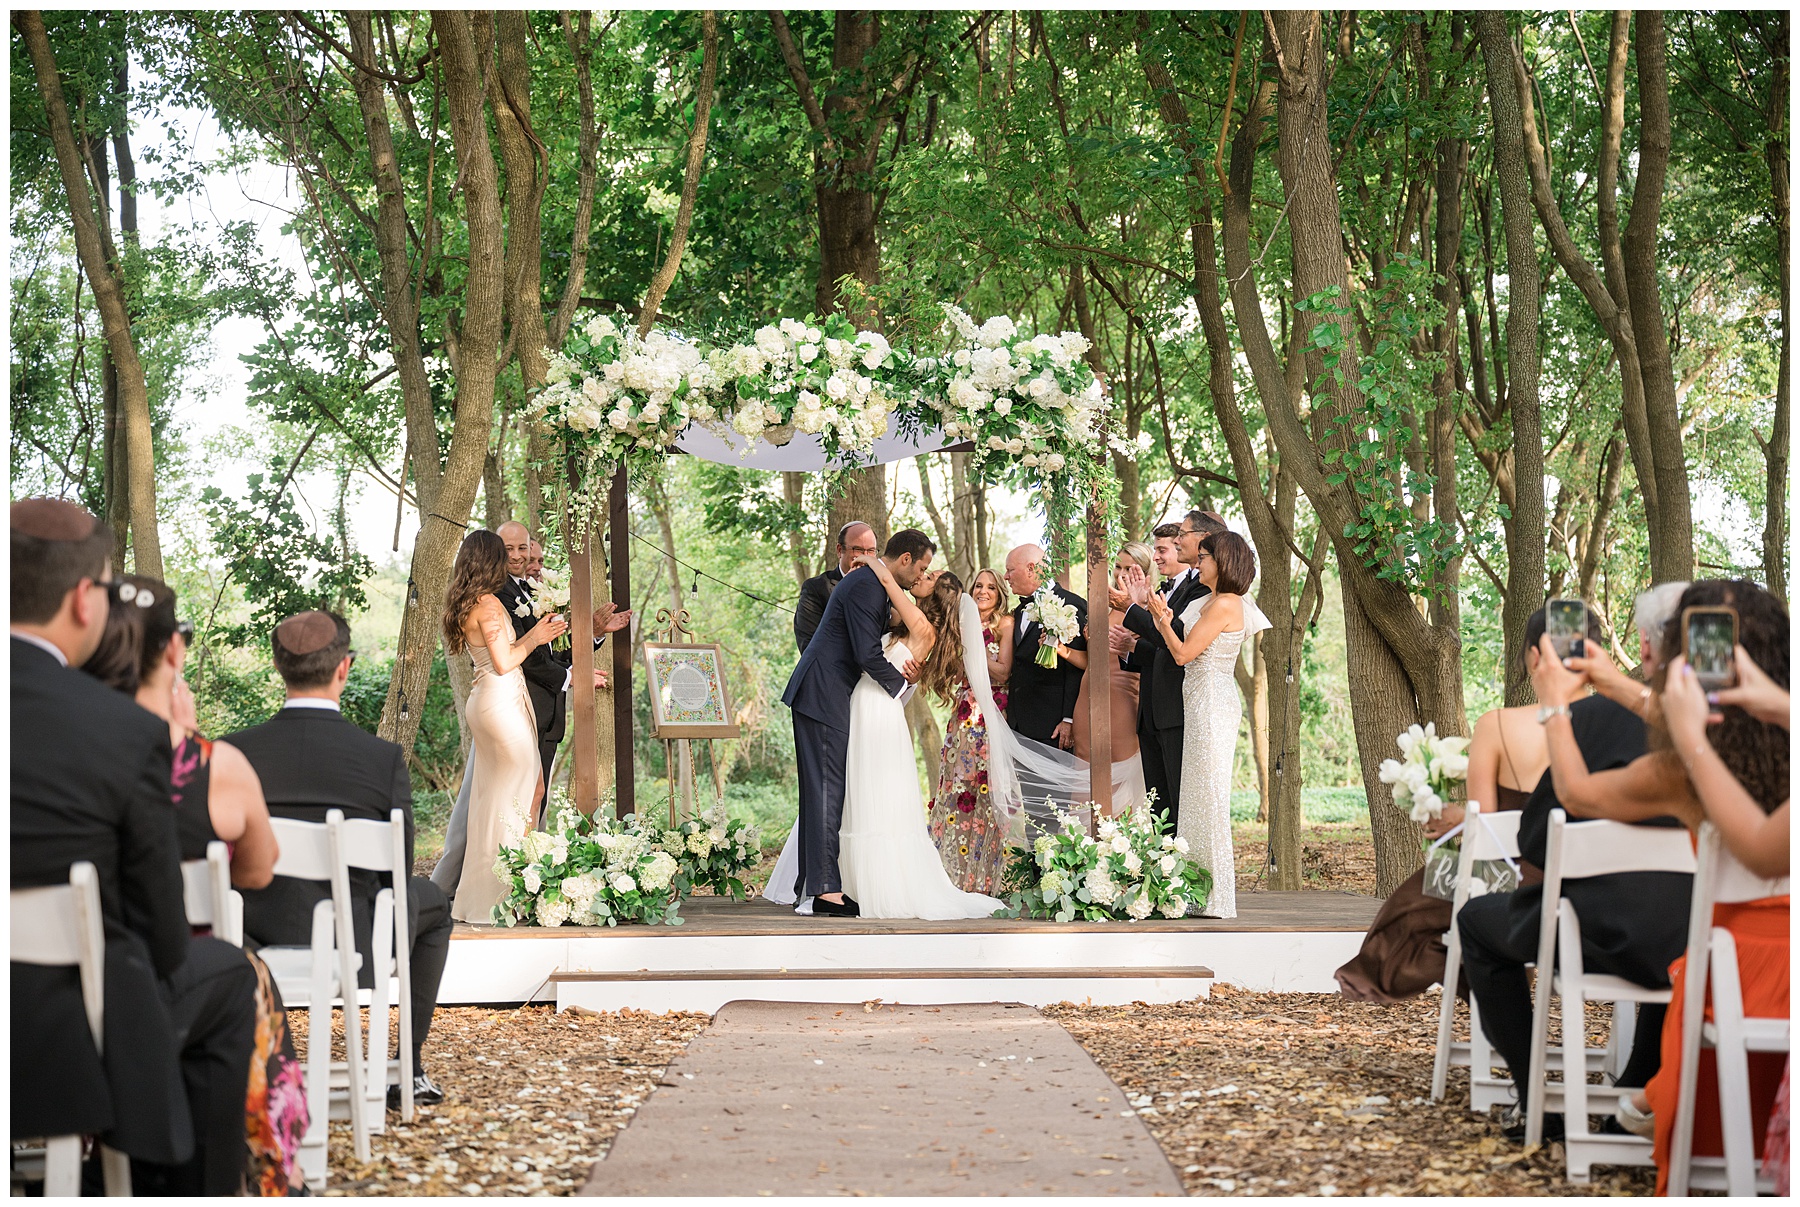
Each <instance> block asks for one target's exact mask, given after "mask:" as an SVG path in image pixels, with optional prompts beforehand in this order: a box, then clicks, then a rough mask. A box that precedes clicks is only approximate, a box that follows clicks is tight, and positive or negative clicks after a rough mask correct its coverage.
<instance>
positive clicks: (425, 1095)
mask: <svg viewBox="0 0 1800 1207" xmlns="http://www.w3.org/2000/svg"><path fill="white" fill-rule="evenodd" d="M271 644H272V647H273V654H274V660H275V670H276V672H277V673H278V674H280V676H281V679H282V682H283V683H284V684H286V685H287V703H286V704H285V705H284V706H283V707H282V709H281V711H280V712H278V713H276V714H275V715H274V716H273V717H271V718H270V719H269V720H267V721H264V722H263V723H262V724H261V725H255V726H252V727H251V728H249V729H242V730H239V731H238V732H237V733H234V734H230V735H228V736H227V737H226V738H225V740H226V741H228V742H230V743H231V744H232V745H233V746H235V747H237V748H238V749H239V750H241V751H242V752H243V754H244V757H245V758H247V759H249V760H250V765H251V766H252V767H254V768H255V769H256V774H257V778H259V779H261V780H262V787H263V796H264V797H265V798H266V799H267V800H268V802H269V816H271V817H287V818H292V819H293V820H295V821H309V822H323V821H324V820H325V815H326V813H328V812H329V811H330V810H332V809H339V810H342V811H343V814H344V816H345V817H346V818H356V817H364V818H372V819H374V820H376V821H386V820H388V814H389V813H390V812H391V811H392V810H394V809H399V810H400V812H401V813H402V814H403V815H404V817H405V822H406V861H407V866H408V867H409V868H410V867H411V866H412V857H413V809H412V777H411V776H410V775H409V774H408V773H407V770H406V756H405V754H404V753H403V752H402V751H401V749H400V747H398V746H396V745H395V744H394V743H392V742H389V741H385V740H383V739H381V738H378V737H376V736H375V735H374V734H372V733H369V732H368V731H367V730H364V729H362V728H360V727H359V726H357V725H356V724H355V723H353V722H352V721H350V720H349V719H347V718H346V717H345V716H344V714H343V712H342V711H341V709H340V707H339V699H340V698H341V697H342V696H343V694H344V683H345V681H346V680H347V679H348V678H349V676H350V664H351V663H352V662H353V661H355V658H356V654H355V652H354V651H353V650H351V648H350V626H349V625H348V624H345V623H344V618H343V617H341V616H339V615H337V614H336V613H333V612H301V613H299V614H298V615H296V616H290V617H288V618H287V619H286V620H284V621H282V622H281V623H280V624H278V625H276V626H275V633H274V639H273V641H272V643H271ZM391 879H392V878H391V877H389V876H388V875H387V874H386V873H381V872H368V871H360V870H356V869H352V870H351V872H350V896H351V909H352V913H353V918H352V925H353V929H354V931H355V936H356V950H357V952H358V953H359V954H360V955H361V956H362V971H361V973H360V974H359V976H358V981H359V982H360V983H361V985H362V987H363V988H365V989H366V988H369V987H370V986H371V985H372V984H373V983H374V980H373V975H372V972H373V967H374V965H373V957H372V955H371V953H370V938H371V935H372V931H373V927H374V913H375V898H376V896H377V895H378V894H380V892H381V890H382V889H384V888H388V887H390V885H389V883H388V882H389V881H390V880H391ZM396 887H400V886H396ZM403 887H404V889H405V891H406V904H407V934H408V936H409V937H410V938H411V939H412V953H411V956H412V1039H413V1101H414V1102H416V1103H424V1104H426V1105H430V1104H432V1103H436V1102H442V1101H443V1099H444V1095H443V1091H442V1090H440V1089H438V1087H437V1086H436V1085H434V1084H432V1081H431V1078H430V1077H428V1076H426V1075H425V1066H424V1064H423V1063H421V1059H420V1058H421V1055H422V1051H421V1050H422V1049H423V1048H424V1046H425V1040H426V1037H427V1036H428V1035H429V1033H430V1031H431V1015H432V1012H433V1011H434V1010H436V1009H437V995H438V983H439V982H440V981H441V980H442V979H443V976H444V963H445V961H446V960H447V959H448V958H449V955H450V925H451V923H450V902H449V899H448V898H446V897H445V896H444V893H443V890H441V889H440V888H438V886H437V885H435V884H433V883H432V882H431V881H429V880H426V879H424V878H423V877H419V876H414V877H411V878H410V879H409V880H408V881H407V882H406V884H405V885H404V886H403ZM330 896H331V886H330V885H329V884H326V883H325V882H323V881H317V880H295V879H293V878H291V877H288V876H277V877H275V879H274V881H273V882H272V883H271V884H270V885H269V887H268V888H264V889H249V890H246V891H245V892H244V935H245V937H246V938H247V939H250V940H253V941H255V942H256V943H258V944H292V945H297V946H301V947H304V946H306V945H307V944H309V943H311V942H312V913H313V906H315V905H317V904H318V903H319V902H320V901H324V900H326V899H328V898H329V897H330ZM399 1088H400V1087H398V1086H393V1087H390V1089H389V1092H388V1101H389V1104H390V1105H394V1104H397V1103H398V1101H399V1094H398V1090H399Z"/></svg>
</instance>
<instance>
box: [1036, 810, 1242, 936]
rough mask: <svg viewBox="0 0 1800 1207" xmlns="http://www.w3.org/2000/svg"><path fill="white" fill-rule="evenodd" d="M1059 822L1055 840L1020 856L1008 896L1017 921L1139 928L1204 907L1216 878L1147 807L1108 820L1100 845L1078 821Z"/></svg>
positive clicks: (1042, 839)
mask: <svg viewBox="0 0 1800 1207" xmlns="http://www.w3.org/2000/svg"><path fill="white" fill-rule="evenodd" d="M1056 818H1057V821H1058V823H1059V824H1060V828H1059V830H1058V831H1057V832H1056V833H1054V834H1043V835H1039V837H1038V838H1037V840H1036V841H1035V842H1034V843H1033V844H1032V845H1031V846H1030V847H1014V848H1013V851H1012V859H1011V861H1010V863H1009V864H1008V865H1007V869H1006V885H1005V891H1006V892H1007V894H1008V895H1007V904H1008V905H1009V906H1010V907H1011V912H1014V913H1015V914H1016V915H1018V916H1023V917H1027V918H1051V919H1054V920H1055V921H1057V922H1072V921H1074V920H1076V919H1077V918H1079V919H1081V920H1082V921H1085V922H1102V921H1109V920H1126V921H1134V922H1135V921H1141V920H1143V919H1145V918H1149V917H1151V916H1153V915H1157V914H1160V915H1161V916H1162V917H1165V918H1179V917H1182V916H1183V915H1185V914H1186V913H1187V912H1188V910H1189V909H1190V908H1195V909H1200V908H1204V907H1205V905H1206V902H1207V898H1208V897H1209V896H1210V895H1211V893H1212V873H1210V872H1208V871H1207V870H1206V869H1205V868H1203V867H1200V866H1199V865H1197V864H1195V863H1194V861H1193V860H1192V859H1190V858H1188V844H1187V839H1185V838H1177V837H1174V836H1172V835H1171V834H1169V832H1168V828H1169V823H1168V822H1167V821H1165V820H1164V819H1163V818H1161V817H1158V816H1157V815H1156V814H1155V813H1154V812H1153V811H1152V810H1151V809H1150V808H1149V806H1148V804H1142V805H1135V806H1133V807H1132V808H1131V809H1130V810H1129V811H1127V812H1126V813H1125V814H1124V816H1122V817H1119V818H1106V819H1103V820H1102V821H1101V822H1100V824H1099V826H1098V827H1096V829H1095V835H1094V836H1093V837H1090V836H1089V835H1088V833H1087V829H1086V827H1085V826H1083V825H1082V823H1081V821H1080V820H1079V819H1078V818H1076V817H1073V816H1071V815H1070V814H1068V813H1065V812H1063V811H1061V810H1058V811H1057V815H1056Z"/></svg>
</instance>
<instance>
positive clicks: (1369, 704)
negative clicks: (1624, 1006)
mask: <svg viewBox="0 0 1800 1207" xmlns="http://www.w3.org/2000/svg"><path fill="white" fill-rule="evenodd" d="M1265 21H1266V23H1267V27H1268V29H1269V38H1268V43H1267V44H1268V47H1269V50H1270V52H1271V53H1272V54H1273V56H1274V58H1275V62H1276V67H1277V71H1278V75H1279V99H1280V105H1279V108H1278V109H1277V111H1276V117H1277V121H1278V141H1277V148H1276V162H1277V166H1278V168H1279V171H1280V175H1281V180H1282V185H1283V189H1284V192H1285V193H1286V196H1287V205H1288V215H1289V217H1288V226H1289V230H1290V232H1291V236H1292V247H1293V274H1292V275H1293V281H1292V289H1293V293H1294V296H1295V297H1298V298H1307V297H1312V296H1315V295H1317V294H1319V293H1321V292H1324V291H1325V290H1328V289H1335V290H1336V291H1337V296H1340V297H1342V296H1345V295H1346V288H1347V285H1348V280H1347V270H1346V265H1345V261H1344V253H1343V247H1344V229H1343V221H1342V217H1341V214H1340V211H1339V208H1338V195H1337V187H1336V179H1335V172H1334V170H1333V165H1332V149H1331V140H1330V137H1329V133H1328V131H1327V129H1326V87H1325V84H1326V79H1325V67H1326V64H1325V56H1324V50H1323V46H1322V41H1321V23H1320V16H1319V13H1318V12H1316V11H1288V12H1279V13H1272V14H1269V15H1267V16H1266V17H1265ZM1272 99H1273V97H1272V96H1271V87H1270V85H1268V84H1262V85H1260V86H1259V87H1258V88H1257V90H1256V94H1255V96H1254V98H1253V99H1252V101H1251V105H1250V112H1249V113H1248V114H1247V115H1246V117H1245V119H1244V122H1243V125H1242V126H1241V127H1240V128H1239V131H1238V135H1237V138H1236V140H1235V141H1234V145H1233V151H1232V177H1231V192H1230V194H1229V195H1228V197H1227V200H1226V210H1225V267H1226V279H1227V283H1228V285H1229V289H1230V294H1231V300H1232V309H1233V312H1234V314H1235V315H1236V317H1237V326H1238V331H1239V334H1240V337H1241V339H1242V341H1243V346H1244V352H1245V355H1246V358H1247V360H1248V361H1249V364H1250V369H1251V374H1252V377H1253V379H1254V381H1255V383H1256V387H1257V393H1258V395H1259V396H1260V399H1261V401H1262V403H1263V405H1264V408H1265V411H1266V414H1267V417H1268V420H1269V424H1270V426H1271V429H1272V430H1273V432H1274V435H1275V441H1276V446H1277V448H1278V450H1279V451H1280V454H1281V465H1282V469H1283V471H1284V472H1287V471H1289V470H1291V471H1292V472H1293V473H1294V474H1295V480H1296V482H1297V484H1298V485H1299V487H1300V488H1301V489H1302V490H1304V491H1305V493H1306V497H1307V498H1308V500H1309V501H1310V502H1311V503H1312V505H1313V507H1314V509H1315V511H1316V514H1317V516H1318V521H1319V524H1320V526H1321V528H1322V529H1323V530H1324V531H1326V532H1327V533H1329V534H1330V539H1331V542H1332V545H1333V547H1334V549H1335V550H1336V553H1337V562H1338V567H1339V577H1340V591H1341V594H1342V598H1343V603H1344V628H1345V638H1346V654H1347V661H1348V672H1349V680H1350V702H1351V712H1352V716H1353V718H1354V721H1355V727H1356V736H1357V743H1358V750H1359V753H1360V758H1361V762H1362V772H1363V784H1364V787H1365V789H1366V790H1367V792H1368V796H1369V812H1370V823H1371V827H1372V829H1373V831H1374V836H1375V863H1376V891H1377V892H1378V893H1380V894H1383V895H1385V894H1387V893H1389V892H1391V891H1393V889H1394V887H1395V886H1397V885H1398V884H1399V883H1400V882H1401V881H1402V880H1404V879H1405V878H1406V877H1407V876H1408V875H1410V874H1411V872H1412V871H1413V870H1414V869H1415V868H1417V867H1418V866H1419V863H1420V852H1419V845H1418V830H1417V828H1416V827H1415V826H1413V824H1412V823H1411V821H1410V820H1409V819H1408V818H1407V816H1406V814H1405V813H1403V812H1402V811H1401V810H1399V809H1398V808H1396V807H1395V805H1394V803H1393V797H1392V793H1391V791H1390V790H1389V789H1388V786H1387V785H1385V784H1383V783H1381V781H1380V776H1379V774H1378V770H1379V767H1380V763H1381V760H1382V759H1383V758H1384V757H1386V755H1387V752H1388V751H1390V750H1391V749H1393V742H1394V738H1395V735H1397V734H1398V733H1400V732H1402V731H1403V730H1405V729H1406V727H1407V726H1408V725H1410V724H1413V723H1415V722H1418V721H1420V720H1423V719H1430V720H1433V721H1435V722H1436V723H1437V726H1438V728H1439V730H1440V731H1442V732H1447V733H1462V732H1464V731H1465V730H1466V728H1467V719H1466V715H1465V713H1464V709H1463V701H1462V665H1461V641H1460V637H1459V634H1458V633H1457V631H1456V627H1455V626H1454V625H1453V624H1444V623H1434V622H1433V621H1431V620H1428V619H1427V617H1425V616H1423V615H1421V614H1420V611H1419V609H1418V607H1417V605H1416V604H1415V602H1414V601H1413V599H1412V597H1411V596H1410V595H1409V594H1408V593H1407V591H1406V589H1405V588H1404V587H1403V586H1401V585H1400V584H1398V583H1394V582H1389V581H1387V580H1384V579H1382V578H1380V577H1378V576H1377V574H1376V573H1375V571H1374V570H1373V569H1372V568H1371V567H1370V566H1368V565H1366V564H1364V562H1363V555H1362V554H1361V553H1360V552H1359V551H1358V550H1357V549H1356V547H1355V542H1354V541H1353V540H1352V539H1351V538H1350V537H1348V536H1346V535H1345V533H1347V532H1349V531H1350V530H1351V529H1352V528H1353V526H1354V525H1355V524H1356V523H1357V522H1359V520H1360V517H1361V512H1362V506H1363V503H1362V500H1361V499H1360V498H1359V497H1358V496H1357V494H1356V493H1355V491H1354V489H1353V488H1352V487H1351V486H1350V485H1349V484H1348V483H1332V482H1330V481H1328V480H1327V478H1326V475H1325V472H1324V469H1323V464H1324V462H1323V455H1324V453H1325V452H1326V451H1328V450H1329V449H1330V448H1343V447H1344V444H1345V442H1346V440H1347V439H1348V438H1349V437H1348V435H1347V433H1346V432H1344V431H1343V430H1341V428H1339V427H1338V421H1339V420H1341V419H1342V418H1343V417H1345V416H1346V415H1349V414H1352V413H1354V412H1356V411H1358V410H1360V409H1361V407H1362V405H1363V402H1362V397H1361V391H1360V387H1359V385H1358V384H1357V383H1358V381H1359V370H1358V366H1357V363H1356V358H1357V351H1358V335H1357V332H1356V331H1355V330H1354V328H1353V325H1352V320H1351V318H1350V316H1349V315H1348V314H1343V315H1322V314H1319V313H1317V312H1299V313H1297V314H1296V316H1295V322H1294V324H1293V330H1292V332H1291V338H1292V340H1293V343H1292V347H1293V348H1295V349H1299V348H1303V347H1304V346H1306V344H1307V342H1308V338H1309V336H1310V333H1311V328H1312V326H1313V325H1314V324H1315V323H1319V322H1332V323H1335V324H1337V325H1338V326H1339V327H1340V332H1339V334H1338V335H1337V336H1336V337H1335V342H1336V346H1337V347H1339V348H1340V349H1342V350H1343V351H1342V353H1341V355H1340V359H1339V362H1338V365H1337V372H1336V373H1334V374H1333V375H1332V376H1331V377H1330V378H1329V379H1328V380H1327V381H1325V382H1323V383H1322V388H1320V389H1317V390H1316V391H1315V392H1314V397H1313V405H1312V413H1311V414H1310V416H1306V417H1303V416H1302V415H1301V412H1300V406H1299V401H1300V398H1299V396H1300V394H1301V387H1302V385H1303V383H1304V382H1307V381H1312V382H1319V381H1320V379H1321V375H1322V370H1323V363H1322V360H1321V358H1320V357H1319V356H1318V355H1317V354H1313V355H1311V356H1309V357H1307V358H1305V361H1304V363H1300V358H1299V357H1298V356H1296V357H1295V358H1293V359H1291V360H1290V361H1289V363H1288V364H1287V365H1286V367H1285V368H1284V365H1283V358H1282V356H1281V354H1280V353H1278V352H1277V351H1276V348H1275V345H1274V342H1273V340H1272V339H1271V338H1270V336H1269V330H1268V323H1267V319H1266V316H1265V315H1264V312H1263V308H1262V298H1261V295H1260V292H1259V283H1258V280H1257V273H1256V267H1257V265H1256V262H1255V260H1253V258H1252V254H1251V250H1250V198H1251V185H1252V180H1253V171H1254V155H1255V151H1256V147H1257V145H1258V140H1259V139H1260V138H1261V136H1262V132H1263V127H1264V124H1265V123H1266V121H1267V117H1268V108H1269V102H1270V101H1271V100H1272ZM1296 374H1297V375H1296ZM1278 763H1279V760H1278Z"/></svg>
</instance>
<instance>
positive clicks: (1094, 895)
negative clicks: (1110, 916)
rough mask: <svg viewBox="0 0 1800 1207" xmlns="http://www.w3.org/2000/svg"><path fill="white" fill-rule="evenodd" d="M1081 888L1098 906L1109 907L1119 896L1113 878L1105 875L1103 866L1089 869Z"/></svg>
mask: <svg viewBox="0 0 1800 1207" xmlns="http://www.w3.org/2000/svg"><path fill="white" fill-rule="evenodd" d="M1081 887H1083V888H1085V889H1086V890H1087V892H1088V896H1089V897H1090V898H1091V899H1092V900H1093V901H1094V902H1095V903H1096V904H1098V905H1111V904H1112V903H1113V902H1114V901H1115V900H1117V899H1118V896H1119V886H1118V885H1116V884H1114V883H1113V878H1112V877H1111V876H1110V875H1108V874H1107V871H1106V868H1105V867H1104V866H1097V867H1093V868H1089V869H1088V874H1087V878H1086V879H1085V880H1083V881H1082V884H1081Z"/></svg>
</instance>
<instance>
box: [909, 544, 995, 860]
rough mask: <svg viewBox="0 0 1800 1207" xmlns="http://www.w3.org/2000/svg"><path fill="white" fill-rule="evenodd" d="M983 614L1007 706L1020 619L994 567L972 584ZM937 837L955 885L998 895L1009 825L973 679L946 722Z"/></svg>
mask: <svg viewBox="0 0 1800 1207" xmlns="http://www.w3.org/2000/svg"><path fill="white" fill-rule="evenodd" d="M969 594H970V595H971V596H973V597H974V599H975V605H976V607H977V608H978V609H979V611H980V613H981V639H982V641H983V642H984V643H985V644H986V646H987V655H988V676H989V678H990V679H992V681H993V683H994V703H995V704H996V705H997V706H998V707H999V708H1000V709H1001V710H1002V711H1004V710H1005V708H1006V689H1005V688H1004V687H1003V686H1002V685H1003V684H1004V683H1005V682H1006V678H1007V675H1008V673H1009V672H1010V671H1011V670H1012V638H1013V618H1012V615H1011V613H1010V612H1009V611H1008V610H1007V609H1006V607H1005V606H1004V605H1005V604H1006V602H1007V600H1006V589H1005V588H1004V587H1002V586H1001V585H1000V576H999V575H997V574H995V573H994V572H993V571H992V570H982V571H981V572H979V573H978V574H976V575H975V581H974V583H973V584H972V585H971V586H970V588H969ZM928 824H929V826H930V830H931V841H932V842H934V843H936V844H937V849H938V855H939V857H940V858H942V860H943V862H944V871H945V872H946V873H948V874H949V876H950V882H951V883H952V884H954V885H956V887H957V888H959V889H961V890H963V891H964V892H966V893H987V894H990V895H992V894H994V893H996V892H997V891H998V889H999V887H1000V882H1001V881H1002V880H1003V879H1004V877H1005V874H1006V838H1005V833H1004V827H1003V826H1001V824H1000V821H999V819H998V817H997V816H996V815H995V811H994V806H993V802H992V800H991V799H990V798H989V794H988V736H987V725H986V724H985V723H984V722H983V721H982V718H981V708H980V706H979V705H977V704H976V702H975V698H974V695H973V694H972V693H971V692H970V690H969V684H968V682H967V680H966V679H965V680H964V682H963V683H961V684H960V685H959V686H958V687H957V689H956V696H955V698H954V699H953V700H952V702H951V707H950V719H949V720H948V721H946V722H945V724H944V748H943V750H942V751H941V752H940V753H939V755H938V779H937V790H936V791H935V792H934V793H933V794H932V798H931V810H930V819H929V823H928Z"/></svg>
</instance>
